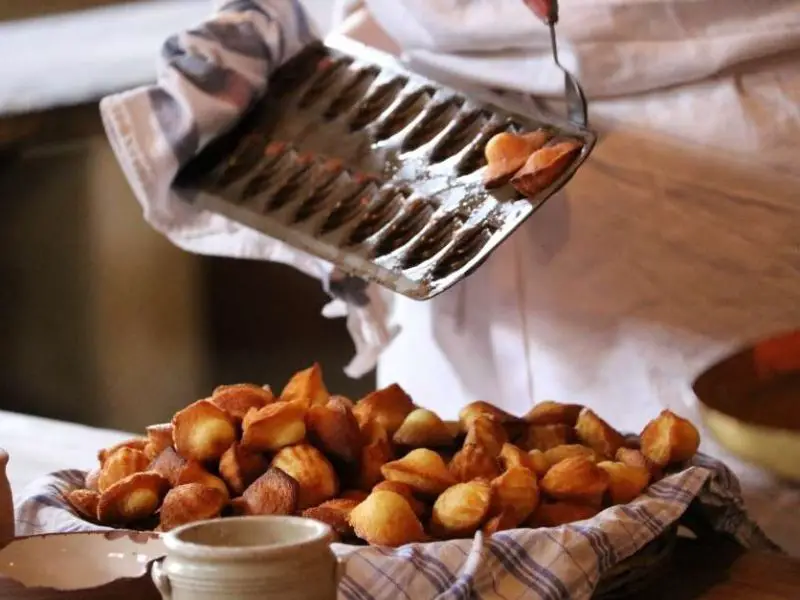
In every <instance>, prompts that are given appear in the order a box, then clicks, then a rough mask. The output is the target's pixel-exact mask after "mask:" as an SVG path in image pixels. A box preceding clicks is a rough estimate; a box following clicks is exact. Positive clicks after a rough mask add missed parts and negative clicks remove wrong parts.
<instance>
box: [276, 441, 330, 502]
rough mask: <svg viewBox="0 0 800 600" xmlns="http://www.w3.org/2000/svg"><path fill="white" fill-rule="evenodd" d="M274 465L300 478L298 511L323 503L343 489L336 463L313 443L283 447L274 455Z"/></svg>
mask: <svg viewBox="0 0 800 600" xmlns="http://www.w3.org/2000/svg"><path fill="white" fill-rule="evenodd" d="M271 466H272V467H275V468H278V469H280V470H281V471H283V472H284V473H286V474H287V475H289V476H290V477H291V478H292V479H294V480H295V481H297V484H298V486H299V495H298V501H297V508H298V510H303V509H306V508H311V507H312V506H317V505H318V504H322V503H323V502H325V501H326V500H330V499H331V498H333V497H334V496H336V493H337V492H338V491H339V480H338V478H337V476H336V472H335V471H334V470H333V466H332V465H331V463H330V462H329V461H328V459H327V458H325V455H324V454H322V452H320V451H319V450H317V449H316V448H314V446H311V445H309V444H299V445H297V446H289V447H287V448H283V449H281V450H280V451H279V452H278V453H277V454H276V455H275V456H274V457H273V459H272V465H271Z"/></svg>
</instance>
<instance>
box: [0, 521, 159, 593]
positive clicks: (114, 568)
mask: <svg viewBox="0 0 800 600" xmlns="http://www.w3.org/2000/svg"><path fill="white" fill-rule="evenodd" d="M165 554H166V548H165V546H164V544H163V542H162V541H161V539H160V537H159V536H158V535H157V534H153V533H141V532H137V531H107V532H92V533H54V534H46V535H37V536H30V537H24V538H19V539H17V540H15V541H13V542H12V543H11V544H9V545H8V546H6V547H5V548H4V549H3V550H0V577H3V578H6V579H11V580H14V581H16V582H18V583H20V584H22V585H23V586H25V587H28V588H50V589H54V590H62V591H68V590H81V589H87V588H96V587H100V586H103V585H106V584H109V583H111V582H113V581H116V580H118V579H135V578H139V577H142V576H144V575H146V574H147V570H148V565H149V563H150V562H152V561H153V560H156V559H158V558H161V557H162V556H164V555H165Z"/></svg>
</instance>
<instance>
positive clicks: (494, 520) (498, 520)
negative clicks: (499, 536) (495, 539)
mask: <svg viewBox="0 0 800 600" xmlns="http://www.w3.org/2000/svg"><path fill="white" fill-rule="evenodd" d="M517 525H519V524H518V523H517V516H516V514H514V511H503V512H501V513H500V514H499V515H495V516H494V517H491V518H490V519H489V520H488V521H486V524H485V525H484V526H483V527H482V531H483V534H484V535H489V536H492V535H494V534H495V533H499V532H501V531H508V530H509V529H516V527H517Z"/></svg>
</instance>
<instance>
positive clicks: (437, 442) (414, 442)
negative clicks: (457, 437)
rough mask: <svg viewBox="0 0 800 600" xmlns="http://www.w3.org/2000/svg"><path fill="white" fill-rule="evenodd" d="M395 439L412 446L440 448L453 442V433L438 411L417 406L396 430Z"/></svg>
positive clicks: (398, 442) (402, 444) (395, 441)
mask: <svg viewBox="0 0 800 600" xmlns="http://www.w3.org/2000/svg"><path fill="white" fill-rule="evenodd" d="M393 441H394V443H395V444H399V445H401V446H408V447H410V448H438V447H440V446H449V445H450V444H452V443H453V433H452V432H451V431H450V429H449V428H448V427H447V425H446V424H445V422H444V421H442V420H441V419H440V418H439V415H437V414H436V413H434V412H432V411H430V410H427V409H425V408H417V409H415V410H412V411H411V412H410V413H408V416H407V417H406V418H405V420H404V421H403V424H402V425H400V428H399V429H398V430H397V431H395V433H394V437H393Z"/></svg>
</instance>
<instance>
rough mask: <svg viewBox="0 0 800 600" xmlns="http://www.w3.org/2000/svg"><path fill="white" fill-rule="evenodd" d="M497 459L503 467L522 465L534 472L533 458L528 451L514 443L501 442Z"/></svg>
mask: <svg viewBox="0 0 800 600" xmlns="http://www.w3.org/2000/svg"><path fill="white" fill-rule="evenodd" d="M497 459H498V461H499V462H500V466H501V467H502V468H503V469H510V468H511V467H522V468H524V469H528V470H529V471H533V472H534V473H535V472H536V468H535V466H534V464H533V460H532V459H531V457H530V456H529V455H528V453H527V452H525V451H524V450H522V449H521V448H520V447H519V446H515V445H514V444H508V443H506V444H503V447H502V448H501V449H500V456H499V457H498V458H497Z"/></svg>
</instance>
